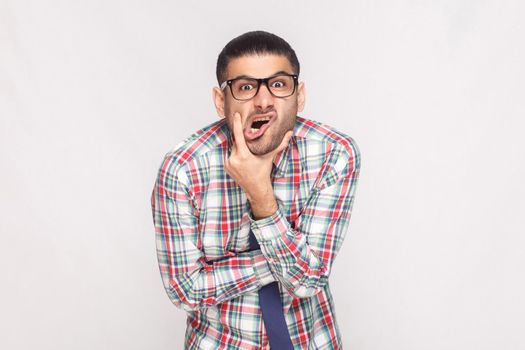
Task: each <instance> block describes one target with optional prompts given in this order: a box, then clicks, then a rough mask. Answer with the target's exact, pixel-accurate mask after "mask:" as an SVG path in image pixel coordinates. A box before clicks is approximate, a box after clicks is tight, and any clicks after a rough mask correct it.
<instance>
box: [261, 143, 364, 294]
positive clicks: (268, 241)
mask: <svg viewBox="0 0 525 350" xmlns="http://www.w3.org/2000/svg"><path fill="white" fill-rule="evenodd" d="M351 145H352V147H350V149H351V153H350V154H349V155H347V156H346V157H343V155H339V156H338V157H335V159H337V162H336V163H335V164H334V166H333V168H332V169H331V170H332V171H326V172H324V174H323V175H322V179H321V181H320V184H319V187H316V188H314V190H313V191H312V194H311V196H310V198H309V199H308V201H307V204H306V207H305V208H303V210H302V214H301V215H300V216H299V217H298V219H297V220H296V222H294V223H293V224H294V225H293V227H296V229H294V228H293V227H292V225H291V224H290V223H289V222H288V221H287V219H286V218H285V216H284V215H283V210H282V207H281V205H280V204H279V207H278V209H277V211H276V212H275V213H274V214H273V215H271V216H268V217H266V218H263V219H260V220H254V219H251V227H252V231H253V232H254V234H255V237H256V238H257V241H258V242H259V245H260V246H261V250H262V252H263V254H264V256H265V257H266V258H267V260H268V262H269V263H270V268H271V270H272V271H273V272H274V274H275V276H276V277H277V279H278V280H279V281H280V282H281V283H282V284H283V285H284V286H285V287H286V289H287V290H288V292H289V293H290V294H292V295H295V296H296V297H300V298H304V297H310V296H312V295H315V294H316V293H318V292H319V291H320V290H321V288H323V287H324V285H325V284H326V283H327V281H328V276H329V275H330V270H331V267H332V264H333V261H334V259H335V257H336V255H337V253H338V251H339V249H340V247H341V245H342V243H343V240H344V237H345V233H346V230H347V228H348V224H349V220H350V215H351V209H352V204H353V201H354V195H355V188H356V184H357V179H358V176H359V168H360V154H359V150H358V148H357V146H355V144H354V143H351ZM337 169H339V170H337Z"/></svg>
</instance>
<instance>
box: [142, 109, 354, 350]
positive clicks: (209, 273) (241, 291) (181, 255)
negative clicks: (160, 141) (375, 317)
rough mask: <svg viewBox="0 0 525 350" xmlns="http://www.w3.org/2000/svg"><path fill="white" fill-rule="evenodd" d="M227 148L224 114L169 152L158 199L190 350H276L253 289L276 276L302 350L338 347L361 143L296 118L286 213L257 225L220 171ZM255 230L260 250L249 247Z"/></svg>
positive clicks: (155, 204) (282, 191) (160, 233)
mask: <svg viewBox="0 0 525 350" xmlns="http://www.w3.org/2000/svg"><path fill="white" fill-rule="evenodd" d="M231 145H232V135H231V133H230V131H229V129H228V127H227V124H226V123H225V121H224V119H221V120H219V121H217V122H215V123H213V124H210V125H208V126H207V127H205V128H203V129H201V130H199V131H197V132H196V133H195V134H193V135H192V136H190V137H189V138H187V139H186V140H184V141H183V142H181V143H179V144H178V145H177V146H176V147H175V148H174V149H173V150H172V151H170V152H169V153H167V154H166V155H165V157H164V159H163V161H162V163H161V166H160V169H159V172H158V176H157V179H156V182H155V186H154V189H153V192H152V196H151V205H152V214H153V221H154V225H155V235H156V246H157V258H158V263H159V268H160V273H161V277H162V281H163V284H164V287H165V290H166V292H167V294H168V297H169V298H170V300H171V301H172V302H173V304H175V305H176V306H177V307H180V308H182V309H184V310H185V311H186V312H187V328H186V336H185V349H232V350H233V349H246V350H248V349H269V345H268V338H267V336H266V332H265V329H264V323H263V320H262V315H261V310H260V307H259V300H258V293H257V291H258V289H260V288H261V287H262V286H265V285H267V284H269V283H271V282H273V281H278V282H279V283H278V284H279V289H280V294H281V299H282V302H283V308H284V310H283V312H284V315H285V319H286V323H287V325H288V329H289V332H290V335H291V337H292V343H293V344H294V347H295V349H316V350H318V349H341V347H342V343H341V334H340V331H339V327H338V324H337V320H336V315H335V310H334V302H333V298H332V295H331V292H330V288H329V283H328V277H329V276H330V271H331V268H332V265H333V262H334V260H335V258H336V256H337V253H338V252H339V250H340V248H341V245H342V243H343V240H344V238H345V235H346V231H347V228H348V224H349V220H350V215H351V210H352V206H353V202H354V196H355V190H356V185H357V181H358V178H359V169H360V158H361V157H360V152H359V149H358V147H357V145H356V143H355V141H354V140H353V139H352V138H351V137H349V136H347V135H345V134H343V133H341V132H339V131H337V130H336V129H334V128H332V127H330V126H327V125H325V124H322V123H320V122H317V121H313V120H309V119H306V118H303V117H297V119H296V124H295V127H294V132H293V136H292V138H291V140H290V143H289V145H288V147H287V148H286V149H285V150H284V151H282V152H281V153H280V154H278V155H277V157H276V158H275V160H274V168H273V173H272V180H273V186H274V193H275V197H276V199H277V202H278V204H279V208H278V210H277V212H275V214H274V215H272V216H270V217H266V218H263V219H261V220H254V219H253V218H252V215H251V210H250V206H249V202H248V201H247V199H246V195H245V193H244V192H243V190H242V189H241V188H240V187H239V186H238V185H237V184H236V183H235V181H234V180H233V179H232V178H230V177H229V175H227V173H226V172H225V171H224V161H225V159H227V157H228V156H229V154H230V150H231ZM250 230H251V231H253V233H254V235H255V237H256V238H257V241H258V242H259V245H260V250H253V251H249V233H250ZM273 350H275V349H273ZM277 350H278V349H277Z"/></svg>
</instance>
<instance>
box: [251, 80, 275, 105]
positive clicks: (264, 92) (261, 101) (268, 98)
mask: <svg viewBox="0 0 525 350" xmlns="http://www.w3.org/2000/svg"><path fill="white" fill-rule="evenodd" d="M273 99H274V97H273V95H272V94H271V93H270V90H268V87H267V86H266V84H261V86H260V87H259V92H258V93H257V95H255V97H254V98H253V103H254V105H255V106H256V107H258V108H259V109H262V110H266V109H267V108H268V107H273V101H274V100H273Z"/></svg>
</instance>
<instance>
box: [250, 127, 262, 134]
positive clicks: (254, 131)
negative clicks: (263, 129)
mask: <svg viewBox="0 0 525 350" xmlns="http://www.w3.org/2000/svg"><path fill="white" fill-rule="evenodd" d="M251 129H252V134H255V133H256V132H257V131H259V130H260V129H255V128H251Z"/></svg>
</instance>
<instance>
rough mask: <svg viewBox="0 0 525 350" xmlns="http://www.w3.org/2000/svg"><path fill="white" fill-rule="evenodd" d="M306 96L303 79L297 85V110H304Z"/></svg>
mask: <svg viewBox="0 0 525 350" xmlns="http://www.w3.org/2000/svg"><path fill="white" fill-rule="evenodd" d="M305 98H306V96H305V89H304V82H303V81H301V82H300V83H299V86H298V87H297V112H302V111H303V109H304V101H305Z"/></svg>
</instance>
